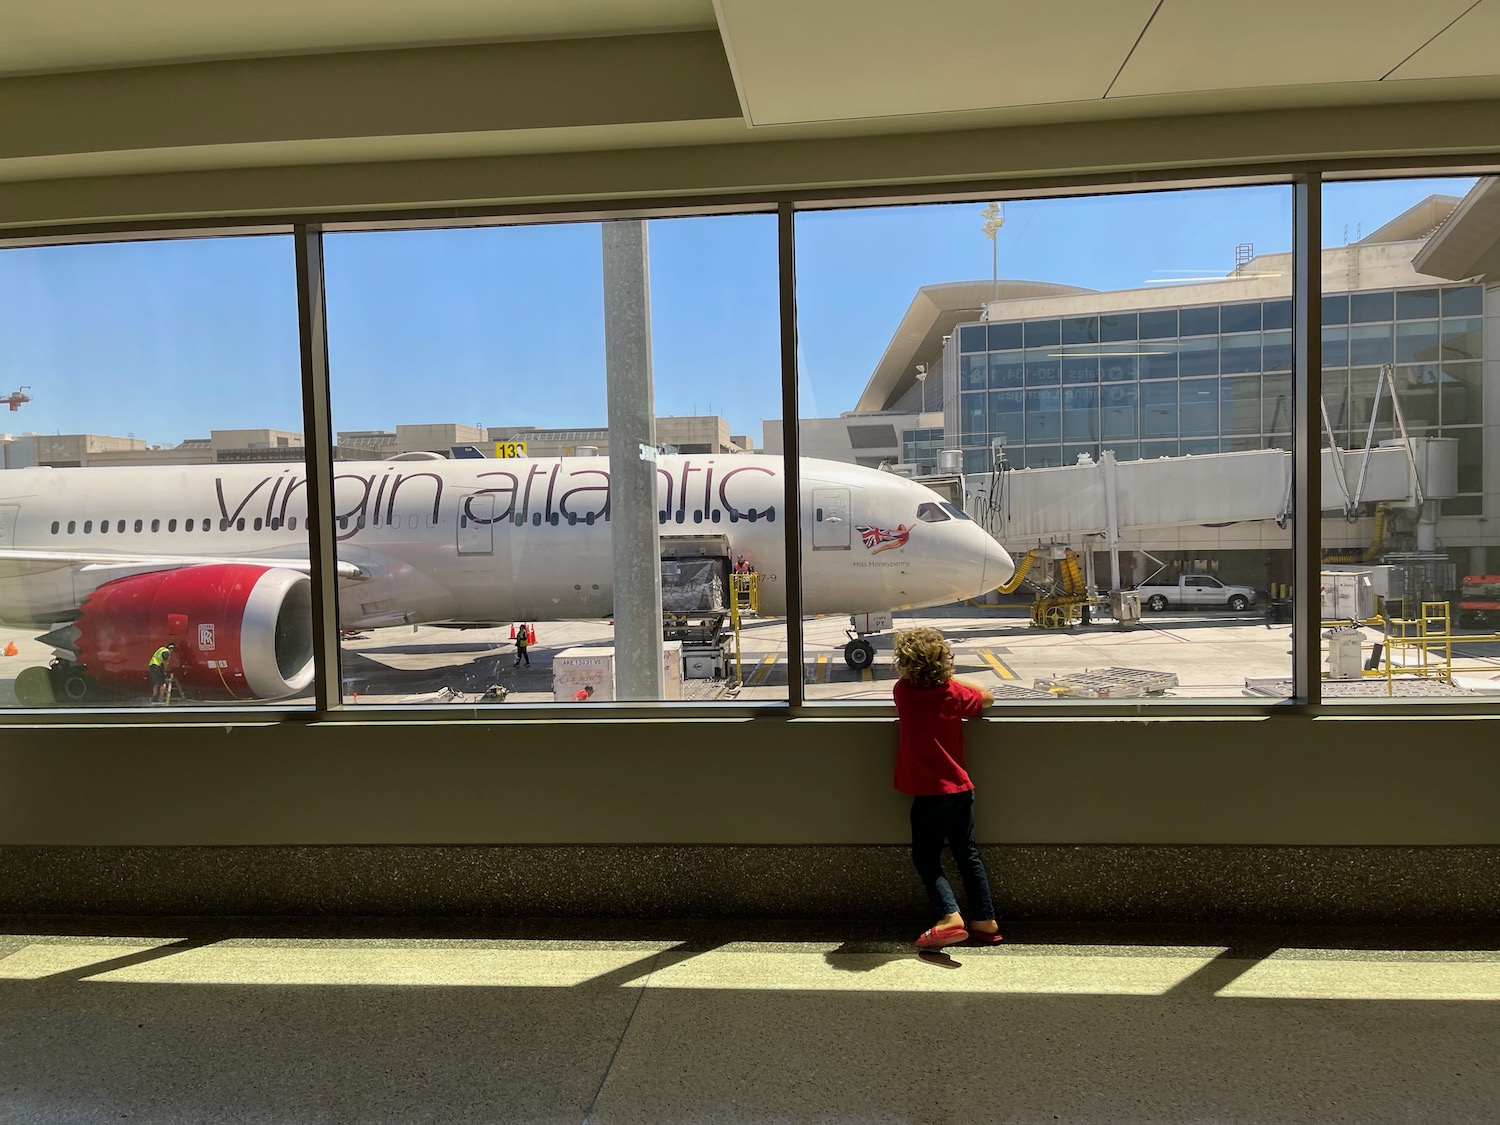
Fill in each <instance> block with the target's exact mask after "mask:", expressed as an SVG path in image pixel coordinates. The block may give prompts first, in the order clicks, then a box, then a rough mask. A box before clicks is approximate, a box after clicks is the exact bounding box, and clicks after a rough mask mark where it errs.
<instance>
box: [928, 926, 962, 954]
mask: <svg viewBox="0 0 1500 1125" xmlns="http://www.w3.org/2000/svg"><path fill="white" fill-rule="evenodd" d="M968 940H969V931H968V930H966V929H964V928H963V927H962V926H948V927H946V928H944V929H941V930H940V929H938V928H937V927H936V926H934V927H932V929H930V930H923V931H922V936H921V937H919V938H917V943H916V944H917V948H918V949H942V948H943V946H945V945H957V944H958V943H959V942H961V941H968Z"/></svg>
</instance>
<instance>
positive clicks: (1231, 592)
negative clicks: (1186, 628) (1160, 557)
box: [1140, 574, 1255, 613]
mask: <svg viewBox="0 0 1500 1125" xmlns="http://www.w3.org/2000/svg"><path fill="white" fill-rule="evenodd" d="M1140 595H1141V605H1143V606H1145V607H1146V608H1147V609H1150V610H1155V611H1156V612H1157V613H1160V612H1161V611H1162V610H1164V609H1166V608H1167V607H1168V606H1177V607H1180V608H1196V607H1198V606H1206V605H1208V606H1218V607H1222V608H1225V609H1235V610H1239V609H1248V608H1249V607H1250V606H1251V605H1252V604H1254V602H1255V591H1254V590H1253V589H1251V588H1250V587H1249V586H1226V585H1225V584H1224V583H1223V582H1220V581H1219V580H1218V579H1217V578H1215V577H1214V576H1213V575H1211V574H1184V575H1183V576H1182V577H1181V578H1179V579H1178V580H1177V581H1176V582H1175V583H1174V584H1172V585H1165V584H1157V585H1149V586H1142V587H1141V588H1140Z"/></svg>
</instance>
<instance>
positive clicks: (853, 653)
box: [844, 637, 875, 672]
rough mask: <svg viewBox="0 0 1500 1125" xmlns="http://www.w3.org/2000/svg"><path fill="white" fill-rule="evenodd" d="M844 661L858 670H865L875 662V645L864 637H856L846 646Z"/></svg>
mask: <svg viewBox="0 0 1500 1125" xmlns="http://www.w3.org/2000/svg"><path fill="white" fill-rule="evenodd" d="M844 663H845V664H847V665H849V667H851V668H853V669H854V670H855V671H856V672H863V671H864V670H865V669H866V668H868V667H869V666H870V665H871V664H874V663H875V646H874V645H872V644H871V643H870V642H869V641H867V640H865V639H864V638H863V637H856V638H855V639H854V640H852V641H850V642H849V643H848V644H846V645H845V646H844Z"/></svg>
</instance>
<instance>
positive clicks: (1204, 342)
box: [1177, 336, 1219, 378]
mask: <svg viewBox="0 0 1500 1125" xmlns="http://www.w3.org/2000/svg"><path fill="white" fill-rule="evenodd" d="M1177 367H1178V374H1179V375H1181V376H1182V377H1183V378H1187V377H1189V376H1193V375H1217V374H1218V373H1219V338H1218V337H1217V336H1209V337H1206V338H1204V339H1199V340H1183V341H1181V342H1180V343H1179V344H1178V346H1177Z"/></svg>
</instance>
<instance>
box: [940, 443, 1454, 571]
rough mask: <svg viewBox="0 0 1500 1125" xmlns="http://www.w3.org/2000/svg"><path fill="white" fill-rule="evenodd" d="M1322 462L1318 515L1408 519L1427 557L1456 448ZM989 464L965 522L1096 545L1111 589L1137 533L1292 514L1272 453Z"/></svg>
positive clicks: (974, 486) (1285, 458)
mask: <svg viewBox="0 0 1500 1125" xmlns="http://www.w3.org/2000/svg"><path fill="white" fill-rule="evenodd" d="M1322 456H1323V486H1322V494H1323V499H1322V509H1323V511H1325V512H1333V513H1341V514H1344V515H1348V516H1352V515H1353V514H1354V513H1355V512H1357V511H1358V510H1359V506H1360V505H1361V504H1365V503H1376V504H1383V505H1386V506H1387V507H1394V508H1408V509H1411V510H1414V511H1416V512H1417V513H1418V515H1419V519H1418V525H1417V547H1418V550H1419V551H1429V552H1430V551H1435V550H1436V547H1437V504H1436V503H1435V501H1439V500H1442V499H1446V498H1449V497H1452V496H1455V495H1457V493H1458V442H1457V440H1456V439H1454V438H1425V437H1417V438H1404V439H1403V438H1397V439H1394V440H1390V441H1384V442H1381V443H1380V444H1379V445H1377V446H1375V447H1373V448H1367V449H1364V450H1359V451H1354V452H1349V451H1345V450H1342V449H1338V448H1337V447H1334V448H1329V449H1324V450H1323V451H1322ZM997 461H998V464H997V466H996V468H995V470H994V471H993V472H992V473H990V474H989V475H988V476H986V477H973V476H971V477H969V478H967V481H966V484H967V489H966V491H967V493H968V499H967V510H968V512H969V515H970V516H971V517H973V518H974V519H975V520H976V521H978V522H979V523H980V524H982V525H983V526H984V528H985V529H986V530H987V531H989V532H990V534H991V535H993V536H994V537H995V538H996V539H998V540H999V541H1000V542H1001V543H1003V544H1005V545H1007V546H1009V547H1012V548H1016V547H1019V546H1021V545H1022V544H1036V543H1067V542H1069V541H1075V540H1076V539H1078V538H1079V537H1083V536H1095V537H1099V538H1100V539H1102V541H1103V543H1102V545H1103V546H1104V547H1105V548H1106V549H1108V550H1109V552H1110V559H1111V571H1112V575H1111V577H1112V582H1113V587H1112V588H1114V589H1118V588H1119V586H1120V576H1119V558H1118V554H1119V548H1120V544H1121V543H1122V542H1126V543H1128V542H1129V540H1130V538H1131V537H1132V536H1134V535H1136V534H1137V533H1139V532H1142V531H1145V530H1150V529H1158V528H1170V527H1179V526H1189V525H1199V524H1206V525H1215V524H1229V523H1240V522H1246V521H1254V520H1274V521H1276V523H1277V524H1278V526H1283V527H1284V526H1285V525H1286V521H1287V519H1288V518H1289V517H1290V515H1291V512H1292V456H1291V454H1290V453H1286V452H1284V451H1282V450H1277V449H1266V450H1255V451H1250V452H1243V453H1218V454H1205V455H1201V456H1188V457H1161V458H1157V459H1155V460H1149V461H1117V460H1116V459H1115V455H1114V453H1113V452H1112V451H1110V450H1107V449H1106V450H1105V451H1104V452H1103V455H1102V457H1101V458H1100V459H1099V460H1098V461H1095V460H1093V459H1091V458H1089V457H1088V456H1087V455H1084V456H1080V457H1079V459H1078V463H1077V464H1076V465H1065V466H1062V467H1059V468H1048V469H1019V470H1011V469H1007V468H1006V467H1005V466H1004V461H1003V457H1001V458H997ZM1090 585H1092V583H1090Z"/></svg>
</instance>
